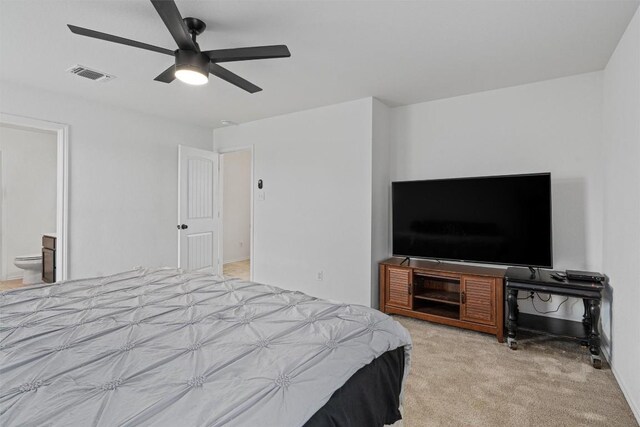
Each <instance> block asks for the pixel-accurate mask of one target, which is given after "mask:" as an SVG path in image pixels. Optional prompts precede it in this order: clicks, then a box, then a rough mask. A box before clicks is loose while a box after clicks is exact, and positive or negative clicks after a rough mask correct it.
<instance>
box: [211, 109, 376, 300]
mask: <svg viewBox="0 0 640 427" xmlns="http://www.w3.org/2000/svg"><path fill="white" fill-rule="evenodd" d="M371 111H372V100H371V98H368V99H364V100H358V101H352V102H347V103H343V104H338V105H333V106H330V107H323V108H318V109H314V110H309V111H303V112H299V113H293V114H287V115H284V116H279V117H274V118H270V119H265V120H259V121H255V122H250V123H246V124H241V125H238V126H232V127H227V128H221V129H216V130H215V131H214V144H215V148H216V149H218V150H224V149H228V148H232V147H246V146H250V145H254V180H255V181H257V180H258V179H262V180H263V182H264V200H259V193H260V192H259V191H255V192H254V197H256V198H255V200H254V234H253V236H254V258H253V259H252V262H253V268H254V270H253V274H254V280H255V281H257V282H263V283H269V284H273V285H276V286H280V287H283V288H287V289H295V290H299V291H302V292H306V293H308V294H310V295H314V296H318V297H323V298H331V299H335V300H341V301H345V302H350V303H359V304H365V305H370V304H371V133H372V123H371ZM254 184H255V183H254ZM320 271H322V272H323V275H324V279H323V280H322V281H319V280H317V274H318V272H320Z"/></svg>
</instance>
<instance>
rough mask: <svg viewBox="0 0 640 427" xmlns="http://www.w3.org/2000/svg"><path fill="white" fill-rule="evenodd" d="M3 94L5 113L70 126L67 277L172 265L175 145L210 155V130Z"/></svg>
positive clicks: (52, 96) (8, 89) (35, 95)
mask: <svg viewBox="0 0 640 427" xmlns="http://www.w3.org/2000/svg"><path fill="white" fill-rule="evenodd" d="M108 87H109V86H108V84H105V85H104V90H109V89H108ZM0 92H1V93H2V97H1V100H0V111H2V112H3V113H8V114H14V115H19V116H27V117H32V118H36V119H41V120H49V121H53V122H59V123H64V124H68V125H70V131H69V132H70V135H69V261H70V268H69V274H70V276H69V277H70V278H80V277H87V276H94V275H101V274H109V273H114V272H117V271H123V270H126V269H130V268H132V267H134V266H137V265H145V266H162V265H176V264H177V234H176V233H177V232H176V228H175V227H176V224H177V187H178V183H177V173H178V166H177V164H178V160H177V158H178V157H177V156H178V155H177V152H178V149H177V146H178V144H184V145H191V146H194V147H198V148H205V149H210V148H211V130H210V129H207V128H203V127H198V126H194V125H189V124H182V123H178V122H172V121H170V120H167V119H164V118H158V117H154V116H150V115H145V114H141V113H138V112H134V111H129V110H124V109H121V108H116V107H112V106H109V105H102V104H97V103H94V102H88V101H85V100H82V99H79V98H72V97H68V96H66V95H64V94H59V93H54V92H46V91H43V90H40V89H38V90H36V89H32V88H28V87H24V86H18V85H15V84H12V83H8V82H4V81H3V82H0ZM167 102H171V100H170V99H167Z"/></svg>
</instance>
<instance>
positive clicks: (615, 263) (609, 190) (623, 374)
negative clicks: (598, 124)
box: [603, 11, 640, 420]
mask: <svg viewBox="0 0 640 427" xmlns="http://www.w3.org/2000/svg"><path fill="white" fill-rule="evenodd" d="M603 92H604V137H603V151H604V153H603V154H604V155H603V164H604V245H603V270H604V271H605V272H606V273H607V274H608V276H609V279H610V287H609V289H608V294H609V298H610V299H611V298H612V300H613V301H612V303H611V305H612V314H613V319H612V322H611V329H612V334H613V335H612V338H613V340H612V348H611V357H612V367H613V371H614V373H615V374H616V378H617V379H618V382H619V383H620V386H621V388H622V389H623V391H624V392H625V395H626V396H627V400H628V401H629V403H630V405H631V407H632V409H633V410H634V412H635V415H636V418H637V419H638V420H640V329H639V327H640V279H639V277H640V276H639V275H638V266H639V265H640V11H636V14H635V16H634V18H633V19H632V21H631V23H630V24H629V27H628V28H627V30H626V32H625V34H624V36H623V37H622V39H621V41H620V43H619V45H618V47H617V48H616V50H615V52H614V54H613V55H612V56H611V59H610V60H609V63H608V65H607V67H606V68H605V70H604V91H603Z"/></svg>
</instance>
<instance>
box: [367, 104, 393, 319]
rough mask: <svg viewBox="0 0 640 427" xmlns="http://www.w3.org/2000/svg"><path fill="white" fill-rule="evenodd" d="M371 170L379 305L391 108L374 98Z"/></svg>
mask: <svg viewBox="0 0 640 427" xmlns="http://www.w3.org/2000/svg"><path fill="white" fill-rule="evenodd" d="M372 107H373V110H372V118H373V127H372V135H371V136H372V160H371V164H372V169H371V170H372V173H371V175H372V176H371V286H372V289H373V292H372V295H371V298H372V301H371V306H372V307H378V308H379V306H380V300H379V298H380V292H379V291H380V285H379V283H380V282H379V278H378V276H379V274H378V272H379V267H378V263H379V262H380V261H383V260H385V259H387V258H389V256H390V255H391V204H390V203H391V197H390V196H391V162H390V161H389V156H390V154H391V139H390V138H391V134H390V132H391V128H390V126H391V124H390V120H391V117H390V116H391V109H390V108H389V107H387V106H386V105H385V104H383V103H382V102H380V101H378V100H377V99H374V100H373V105H372Z"/></svg>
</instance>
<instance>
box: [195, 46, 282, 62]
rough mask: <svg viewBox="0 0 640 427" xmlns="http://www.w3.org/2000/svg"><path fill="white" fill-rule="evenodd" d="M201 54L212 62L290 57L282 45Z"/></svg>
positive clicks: (211, 51)
mask: <svg viewBox="0 0 640 427" xmlns="http://www.w3.org/2000/svg"><path fill="white" fill-rule="evenodd" d="M202 53H204V54H205V55H207V56H208V57H209V58H211V61H212V62H231V61H249V60H251V59H269V58H288V57H290V56H291V52H289V48H287V46H285V45H283V44H279V45H274V46H254V47H239V48H235V49H217V50H207V51H206V52H202Z"/></svg>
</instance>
